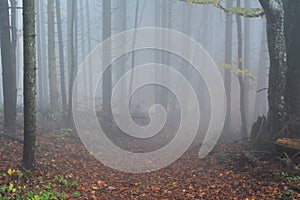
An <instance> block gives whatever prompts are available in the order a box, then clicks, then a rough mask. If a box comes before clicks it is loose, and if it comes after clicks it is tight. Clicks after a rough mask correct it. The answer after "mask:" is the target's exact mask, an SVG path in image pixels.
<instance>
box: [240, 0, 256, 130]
mask: <svg viewBox="0 0 300 200" xmlns="http://www.w3.org/2000/svg"><path fill="white" fill-rule="evenodd" d="M245 8H246V9H250V8H251V1H249V0H248V1H247V0H246V1H245ZM250 40H251V27H250V19H249V18H248V17H244V56H243V57H241V59H243V60H244V62H243V63H244V69H246V70H248V71H250V70H249V69H250V54H251V52H250ZM244 88H245V91H244V94H245V113H246V120H247V123H249V121H250V119H251V118H252V117H253V111H252V110H250V105H249V100H250V99H249V90H250V83H249V80H248V79H247V78H244ZM246 127H247V128H248V124H246Z"/></svg>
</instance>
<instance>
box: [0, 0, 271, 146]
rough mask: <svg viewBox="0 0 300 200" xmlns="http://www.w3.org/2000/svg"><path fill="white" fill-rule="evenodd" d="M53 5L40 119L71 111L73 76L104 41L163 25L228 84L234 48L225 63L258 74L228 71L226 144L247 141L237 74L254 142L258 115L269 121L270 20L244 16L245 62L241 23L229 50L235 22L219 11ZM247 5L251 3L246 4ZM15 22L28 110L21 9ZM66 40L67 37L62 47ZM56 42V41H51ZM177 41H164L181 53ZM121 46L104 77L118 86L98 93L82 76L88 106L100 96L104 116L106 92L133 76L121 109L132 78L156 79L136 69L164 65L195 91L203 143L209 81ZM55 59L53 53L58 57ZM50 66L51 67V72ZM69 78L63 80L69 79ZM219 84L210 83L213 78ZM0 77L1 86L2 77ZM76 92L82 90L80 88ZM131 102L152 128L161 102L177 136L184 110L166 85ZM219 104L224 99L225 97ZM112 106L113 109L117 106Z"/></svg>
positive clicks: (42, 46)
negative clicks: (195, 48) (200, 51)
mask: <svg viewBox="0 0 300 200" xmlns="http://www.w3.org/2000/svg"><path fill="white" fill-rule="evenodd" d="M49 2H51V1H48V2H47V1H43V0H42V1H36V31H37V74H38V85H37V105H38V112H39V113H49V112H50V113H57V112H61V111H63V112H68V111H67V110H68V109H69V107H68V104H69V103H70V102H69V99H70V92H71V91H72V89H70V87H71V86H72V82H74V80H73V79H72V78H71V77H73V76H72V75H71V74H72V73H75V75H74V77H76V72H77V71H80V70H81V67H82V66H84V65H82V64H84V60H85V61H86V60H89V59H91V58H89V55H90V53H91V51H93V49H94V50H95V49H97V48H98V47H99V44H100V43H101V42H102V41H103V40H104V39H106V38H108V37H110V36H113V35H115V34H118V33H122V32H124V31H127V30H132V29H134V28H144V27H160V28H168V29H172V30H175V31H178V32H180V33H183V34H185V35H187V36H188V37H190V38H191V39H193V40H195V41H197V42H198V43H199V44H200V45H201V46H202V47H203V48H204V49H205V50H206V51H207V55H209V56H210V57H211V58H212V60H213V61H214V62H215V63H216V65H217V66H218V70H219V72H220V73H221V75H222V77H223V78H224V74H225V71H226V69H225V67H224V64H223V63H226V62H225V60H226V59H225V52H226V51H230V50H231V52H232V56H231V58H229V60H231V62H230V63H226V64H228V65H230V66H231V67H232V68H234V69H237V68H238V64H239V62H242V65H243V68H245V69H247V70H248V71H249V72H251V76H253V77H254V78H250V76H247V75H237V74H236V73H234V72H233V71H234V69H227V72H229V71H231V72H229V74H230V80H231V81H230V83H225V85H227V88H228V84H230V87H229V88H230V90H231V91H230V93H229V94H228V91H227V89H226V92H227V93H226V95H227V101H228V100H230V104H229V105H230V107H229V109H228V107H227V113H229V120H228V119H227V120H226V122H225V128H224V130H223V132H222V136H221V138H222V139H230V140H235V139H239V138H241V137H243V136H242V134H241V113H240V108H241V106H240V84H239V81H238V76H243V80H244V82H245V85H246V86H245V88H244V90H245V95H246V96H245V98H246V108H245V109H246V119H247V129H248V135H247V136H249V133H250V129H251V125H252V124H253V122H254V121H255V120H256V118H257V116H259V115H260V116H261V115H266V112H267V103H266V102H267V101H266V100H267V99H266V94H267V90H264V88H266V87H267V75H268V56H267V53H268V52H267V44H266V42H267V41H266V33H265V18H261V17H259V18H243V17H241V21H242V40H243V56H242V57H241V58H238V55H237V53H238V49H237V48H238V38H237V24H236V17H235V16H231V19H232V24H231V25H232V35H231V38H232V42H231V46H230V48H229V47H228V44H226V45H227V46H226V45H225V40H226V38H225V30H226V23H225V22H226V18H228V17H230V16H228V15H226V14H225V13H224V12H223V11H221V10H220V9H217V8H215V7H213V6H212V5H196V4H189V3H186V2H183V1H176V0H166V1H150V0H141V1H125V0H112V1H111V5H109V6H111V9H110V10H108V9H109V6H108V9H107V8H105V9H103V8H102V7H103V4H102V1H99V0H88V1H67V0H64V1H59V2H60V9H58V10H57V9H56V7H57V5H55V3H54V1H53V7H51V5H50V6H49V5H48V3H49ZM242 4H244V1H242ZM249 4H250V5H246V6H249V7H251V8H255V7H260V6H259V3H258V2H257V1H249ZM17 7H22V5H21V1H17ZM49 12H52V15H51V13H50V15H49ZM58 12H59V13H58ZM10 14H11V13H10ZM58 14H59V15H60V17H59V16H58ZM16 16H17V23H16V26H17V27H16V28H17V38H16V71H17V105H18V107H19V108H20V110H21V108H22V104H23V103H22V102H23V95H22V94H23V88H22V87H23V86H22V85H23V80H22V77H23V65H22V63H23V51H22V45H23V39H22V34H23V32H22V11H21V9H17V14H16ZM58 18H60V20H61V21H58ZM49 20H50V21H49ZM51 20H54V24H51V23H53V21H52V22H51ZM58 25H60V26H61V30H59V26H58ZM53 28H54V29H53ZM72 28H73V29H72ZM49 31H51V32H49ZM59 37H61V41H60V38H59ZM72 37H73V39H72ZM53 39H54V41H52V40H53ZM145 39H147V38H145ZM135 40H136V39H135V38H131V39H130V38H129V40H128V41H123V44H124V46H134V45H136V44H135V43H136V41H135ZM174 40H175V39H174V38H172V37H170V38H168V36H162V37H161V38H159V40H158V42H162V43H163V42H167V43H175V42H176V44H178V48H182V46H183V45H184V44H180V43H179V42H178V41H174ZM49 43H51V45H49ZM116 43H117V44H114V43H111V46H110V47H109V48H110V50H107V52H108V51H110V53H109V52H108V53H109V56H110V57H111V65H110V70H111V72H106V73H104V77H110V75H109V73H111V78H108V82H110V83H111V87H110V86H107V85H105V84H106V83H107V82H106V83H105V80H104V79H105V78H103V77H102V78H100V79H99V80H98V85H97V89H96V91H92V89H91V88H90V84H91V82H92V81H93V80H94V79H97V78H99V77H98V74H95V72H94V71H93V70H91V69H89V70H86V71H85V75H84V76H83V79H84V80H81V82H80V83H82V84H81V85H79V86H78V88H77V89H78V90H83V91H85V93H82V94H83V95H85V96H86V97H88V98H86V99H85V100H86V101H89V100H88V99H89V98H90V97H92V94H95V99H96V101H95V108H96V110H97V112H98V111H99V113H101V110H104V107H105V97H103V94H105V93H107V95H108V99H109V100H110V97H109V96H110V93H111V92H112V91H111V90H110V89H109V88H113V87H114V86H116V85H117V83H118V81H119V80H120V78H121V76H122V75H124V74H125V73H126V72H128V73H129V75H128V76H130V77H129V79H128V80H129V81H127V82H124V84H123V86H122V91H123V93H122V94H119V95H120V96H119V97H118V98H119V101H120V102H119V103H124V102H125V101H123V100H122V98H125V97H126V98H128V96H129V94H130V92H131V89H132V82H131V80H132V81H133V82H139V81H141V80H143V79H145V78H146V77H147V76H148V75H149V74H142V75H140V76H136V75H135V73H134V70H133V72H129V70H130V69H131V68H133V67H136V66H140V65H143V64H147V63H160V64H164V65H167V66H170V67H171V68H173V69H174V70H176V71H178V72H179V73H181V74H182V75H183V76H184V77H185V78H186V79H188V81H189V82H190V84H191V85H192V88H193V90H194V92H195V93H196V95H197V98H198V101H199V105H200V111H201V112H200V122H199V123H200V126H199V129H198V132H201V134H200V135H201V136H200V138H203V137H204V136H205V132H206V131H207V129H208V124H209V121H210V118H211V106H212V105H211V100H210V96H209V93H208V88H207V85H206V83H205V80H204V79H203V77H201V75H200V74H198V73H197V71H195V69H194V68H193V66H192V65H191V64H190V63H188V62H187V61H186V60H184V59H183V58H181V57H180V56H178V55H174V54H173V53H171V52H166V51H162V50H159V49H140V50H135V51H134V53H126V54H125V55H121V56H120V55H117V54H118V51H119V49H120V48H124V47H121V46H120V45H119V44H120V43H119V42H116ZM53 48H54V49H53ZM51 52H52V53H51ZM191 52H192V50H191ZM53 53H54V55H52V54H53ZM195 55H196V54H195ZM49 56H50V57H51V58H50V57H49ZM61 56H63V57H61ZM191 56H193V55H191ZM62 64H63V66H62ZM49 65H52V66H50V67H49ZM53 66H54V68H53ZM99 67H102V68H103V66H102V65H101V64H99ZM49 69H51V73H49V72H50V71H49ZM103 69H104V68H103ZM53 70H54V71H53ZM208 70H209V69H208ZM62 72H64V75H62ZM1 73H2V72H1ZM168 73H169V72H168ZM51 74H52V75H51ZM105 74H106V75H105ZM107 74H108V75H107ZM153 74H155V76H156V79H157V80H160V79H168V78H169V79H170V80H171V79H172V77H171V78H170V77H162V74H161V73H160V71H159V70H158V71H155V70H154V71H153ZM62 76H64V80H63V79H62ZM74 77H73V78H74ZM214 78H215V77H209V79H214ZM0 79H1V81H0V82H1V83H2V77H1V78H0ZM110 79H111V80H110ZM49 80H50V81H49ZM106 81H107V80H106ZM62 82H64V86H62ZM51 84H52V85H51ZM177 84H178V86H177V87H178V91H184V90H185V88H182V86H181V83H180V82H178V83H177ZM225 87H226V86H225ZM0 88H1V89H0V90H1V91H0V93H1V94H0V102H1V104H3V98H2V96H3V92H2V86H1V87H0ZM51 88H52V89H51ZM103 88H105V89H103ZM107 88H108V89H107ZM62 90H65V91H66V93H65V92H62ZM73 91H74V92H76V89H75V90H73ZM63 93H65V94H63ZM228 96H229V97H228ZM51 97H52V98H51ZM129 98H131V99H130V105H123V106H128V107H129V110H130V113H131V115H132V117H133V120H134V121H135V123H137V124H140V125H143V126H146V125H147V124H149V123H150V121H151V120H150V118H149V115H148V114H149V108H150V107H151V106H152V105H154V104H161V105H162V106H164V108H165V111H166V113H167V118H168V120H167V121H166V124H165V128H164V129H166V130H167V131H166V132H167V133H170V132H173V131H172V130H173V129H176V128H177V127H178V122H179V121H180V108H179V107H180V105H179V103H178V99H176V95H175V94H174V93H173V92H172V91H170V90H169V89H168V88H166V87H162V86H159V84H147V85H145V86H143V87H140V88H138V89H137V90H136V91H135V93H134V94H133V96H131V97H129ZM189 98H190V97H189V96H186V98H185V102H181V103H183V104H187V105H188V104H189ZM220 98H223V97H222V96H221V97H220ZM224 100H225V99H224ZM52 101H56V102H52ZM64 101H65V102H64ZM227 105H228V104H227ZM66 106H67V107H66ZM112 107H114V105H113V104H112ZM188 109H189V112H192V111H193V110H194V107H188ZM224 112H225V111H224ZM99 113H98V114H99ZM119 114H120V113H119ZM222 114H224V113H222ZM41 115H43V114H41ZM99 115H100V118H101V116H105V115H101V114H99ZM120 115H121V114H120ZM134 118H137V119H134ZM226 123H227V125H226Z"/></svg>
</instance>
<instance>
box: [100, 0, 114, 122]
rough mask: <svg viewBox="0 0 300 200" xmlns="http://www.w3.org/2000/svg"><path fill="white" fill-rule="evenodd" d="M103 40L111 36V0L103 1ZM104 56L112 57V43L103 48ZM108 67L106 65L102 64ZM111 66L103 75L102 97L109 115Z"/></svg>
mask: <svg viewBox="0 0 300 200" xmlns="http://www.w3.org/2000/svg"><path fill="white" fill-rule="evenodd" d="M102 12H103V13H102V15H103V16H102V20H103V21H102V25H103V28H102V41H104V40H106V39H107V38H109V37H110V36H111V1H110V0H103V1H102ZM103 57H105V58H108V59H110V57H111V44H109V45H107V46H106V47H104V48H103ZM102 67H106V66H102ZM111 78H112V74H111V67H108V68H107V69H106V71H105V73H104V76H103V88H102V98H103V109H104V110H103V111H104V112H105V114H107V115H108V117H110V116H111V86H112V85H111V84H112V82H111Z"/></svg>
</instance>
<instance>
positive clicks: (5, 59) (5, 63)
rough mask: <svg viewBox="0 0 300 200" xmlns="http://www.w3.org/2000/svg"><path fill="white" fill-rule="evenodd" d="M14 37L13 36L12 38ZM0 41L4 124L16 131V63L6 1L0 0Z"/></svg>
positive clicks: (10, 129)
mask: <svg viewBox="0 0 300 200" xmlns="http://www.w3.org/2000/svg"><path fill="white" fill-rule="evenodd" d="M14 39H15V38H14ZM0 42H1V58H2V72H3V73H2V82H3V96H4V126H5V127H6V128H7V129H8V130H9V131H11V132H13V133H15V132H16V113H17V112H16V95H17V89H16V65H15V61H14V60H13V58H14V57H15V53H13V50H15V48H13V45H14V43H15V42H12V41H11V34H10V24H9V11H8V1H7V0H1V1H0Z"/></svg>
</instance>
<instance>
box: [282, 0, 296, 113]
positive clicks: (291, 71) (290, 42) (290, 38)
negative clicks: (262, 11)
mask: <svg viewBox="0 0 300 200" xmlns="http://www.w3.org/2000/svg"><path fill="white" fill-rule="evenodd" d="M283 3H284V9H285V11H286V12H285V15H284V17H285V23H284V24H285V26H284V30H285V37H286V50H287V65H288V74H287V103H288V107H289V109H290V113H291V114H292V115H295V116H296V117H300V78H299V77H300V56H299V50H300V37H299V36H300V23H299V19H300V1H295V0H285V1H284V2H283Z"/></svg>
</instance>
